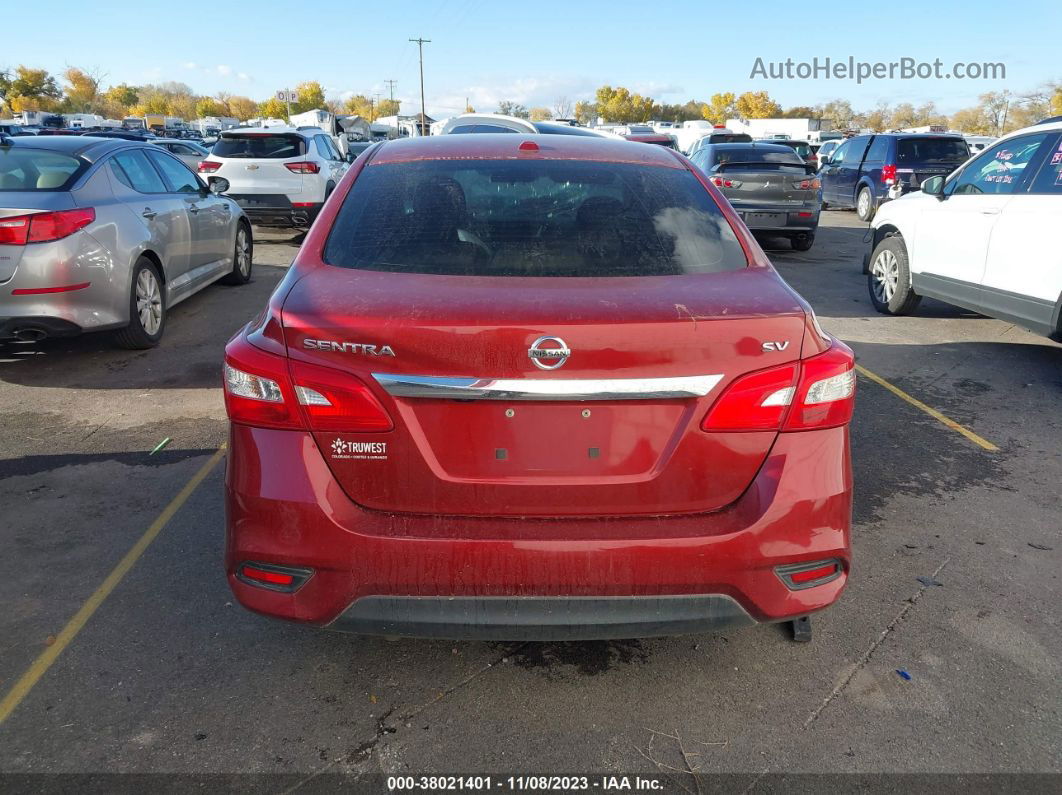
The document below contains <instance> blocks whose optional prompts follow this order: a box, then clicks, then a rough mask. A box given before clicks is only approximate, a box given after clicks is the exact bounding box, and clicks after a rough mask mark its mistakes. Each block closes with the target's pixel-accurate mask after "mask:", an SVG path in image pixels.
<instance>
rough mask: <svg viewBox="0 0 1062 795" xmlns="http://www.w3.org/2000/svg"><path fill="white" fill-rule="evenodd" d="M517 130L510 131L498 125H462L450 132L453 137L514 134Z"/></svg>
mask: <svg viewBox="0 0 1062 795" xmlns="http://www.w3.org/2000/svg"><path fill="white" fill-rule="evenodd" d="M514 132H516V130H510V129H509V128H508V127H499V126H498V125H496V124H462V125H461V126H460V127H454V128H453V129H452V130H450V134H451V135H462V134H464V133H514Z"/></svg>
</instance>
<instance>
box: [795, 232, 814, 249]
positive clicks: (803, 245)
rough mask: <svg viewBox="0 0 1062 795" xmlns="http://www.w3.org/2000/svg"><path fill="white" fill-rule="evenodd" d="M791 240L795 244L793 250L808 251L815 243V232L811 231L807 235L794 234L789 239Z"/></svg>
mask: <svg viewBox="0 0 1062 795" xmlns="http://www.w3.org/2000/svg"><path fill="white" fill-rule="evenodd" d="M789 242H790V243H791V244H792V246H793V251H808V250H810V249H811V247H812V246H813V245H815V233H814V232H810V233H809V234H806V235H794V236H793V237H791V238H790V239H789Z"/></svg>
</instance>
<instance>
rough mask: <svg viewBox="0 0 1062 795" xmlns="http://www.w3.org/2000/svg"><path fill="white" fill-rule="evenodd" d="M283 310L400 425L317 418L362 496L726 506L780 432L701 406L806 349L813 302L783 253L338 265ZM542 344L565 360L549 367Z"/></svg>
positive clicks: (423, 509) (461, 509) (458, 506)
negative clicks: (717, 263) (512, 269)
mask: <svg viewBox="0 0 1062 795" xmlns="http://www.w3.org/2000/svg"><path fill="white" fill-rule="evenodd" d="M633 296H637V300H632V297H633ZM282 323H283V326H284V334H285V341H286V344H287V348H288V353H289V356H290V357H291V358H292V359H293V360H297V361H305V362H312V363H315V364H318V365H324V366H327V367H330V368H335V369H339V370H343V371H345V372H347V373H350V374H353V375H355V376H356V377H357V378H358V379H359V380H360V381H362V382H363V383H364V384H366V385H368V387H369V388H370V390H371V391H372V392H373V393H374V394H375V396H376V397H377V398H378V399H379V401H380V403H381V404H383V405H384V406H385V408H386V409H387V411H388V412H389V413H390V415H391V417H392V419H393V421H394V425H395V427H394V429H393V430H391V431H388V432H384V433H335V432H327V433H325V432H318V433H315V437H316V440H317V443H318V446H319V448H320V450H321V453H322V455H323V456H324V458H325V460H326V461H327V462H328V466H329V467H330V468H331V470H332V472H333V473H334V475H335V477H336V478H337V480H338V482H339V483H340V485H341V486H342V487H343V488H344V489H345V490H346V492H347V494H348V496H349V497H350V498H351V499H352V500H354V501H355V502H357V503H359V504H361V505H363V506H365V507H367V508H372V509H377V510H383V511H392V512H414V513H432V514H456V515H495V516H513V515H518V516H558V515H573V516H578V515H595V516H601V515H637V514H668V513H684V512H703V511H712V510H716V509H719V508H722V507H724V506H725V505H727V504H729V503H730V502H732V501H733V500H735V499H736V498H737V497H738V496H740V494H741V493H742V492H743V491H744V490H745V489H746V488H747V487H748V485H749V483H750V482H751V481H752V479H753V477H754V476H755V474H756V472H757V470H758V469H759V467H760V465H761V464H762V462H763V460H764V458H765V457H766V455H767V453H768V451H769V450H770V447H771V445H772V443H773V441H774V439H775V436H776V432H774V431H757V432H745V433H706V432H704V431H702V430H701V429H700V423H701V420H702V418H703V417H704V415H705V413H706V412H707V410H708V408H709V407H710V405H711V404H712V402H713V401H714V400H715V399H716V398H717V397H718V396H719V395H720V394H721V393H722V391H723V390H724V389H725V388H726V386H727V385H728V384H729V383H730V382H731V381H733V380H734V379H735V378H736V377H738V376H740V375H742V374H744V373H748V372H750V371H754V370H759V369H763V368H766V367H771V366H774V365H778V364H782V363H784V362H787V361H792V360H795V359H796V358H798V357H799V355H800V348H801V340H802V335H803V330H804V325H805V317H804V312H803V309H802V306H801V304H800V302H799V301H798V299H796V297H795V296H794V295H793V294H792V292H791V291H789V289H788V288H787V287H786V286H785V285H784V283H782V282H781V280H779V279H778V278H777V276H776V275H775V274H774V273H773V272H771V271H769V270H765V269H742V270H736V271H730V272H724V273H714V274H696V275H693V274H691V275H683V276H650V277H638V278H577V277H575V278H573V277H562V278H545V277H517V278H496V277H495V278H491V277H470V276H446V275H419V274H418V275H411V274H395V273H386V272H369V271H358V270H351V269H345V268H336V267H328V266H326V267H322V268H319V269H315V270H314V271H313V272H312V273H310V274H309V275H307V276H306V277H304V278H303V279H302V280H300V281H299V282H298V283H297V284H296V285H295V287H294V288H293V289H292V291H291V292H290V294H289V295H288V297H287V298H286V300H285V303H284V307H283V314H282ZM543 338H544V339H543ZM765 341H771V342H775V343H779V344H780V346H781V348H780V350H773V351H768V350H765V346H764V344H763V343H764V342H765ZM536 342H538V346H537V347H538V348H539V349H542V350H543V351H544V353H542V354H538V356H539V357H541V358H538V362H539V364H540V365H542V366H543V367H545V368H552V369H543V367H539V366H536V364H535V359H534V358H532V357H533V354H531V353H530V350H531V349H532V348H533V347H535V343H536ZM562 346H567V347H568V348H569V349H570V354H569V355H568V356H567V358H566V359H565V360H564V361H562V362H561V359H562V357H561V356H560V355H558V354H557V353H556V351H557V350H558V349H559V348H561V347H562ZM558 362H560V364H558Z"/></svg>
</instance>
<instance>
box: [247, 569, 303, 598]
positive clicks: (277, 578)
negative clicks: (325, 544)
mask: <svg viewBox="0 0 1062 795" xmlns="http://www.w3.org/2000/svg"><path fill="white" fill-rule="evenodd" d="M311 576H313V569H300V568H295V567H293V566H277V565H275V564H273V563H252V562H248V563H241V564H240V565H239V566H238V567H237V568H236V579H238V580H239V581H240V582H244V583H247V584H248V585H254V586H256V587H258V588H266V589H268V590H271V591H282V592H284V593H293V592H294V591H297V590H298V589H299V588H301V587H302V586H303V584H304V583H305V582H306V581H307V580H308V579H310V577H311Z"/></svg>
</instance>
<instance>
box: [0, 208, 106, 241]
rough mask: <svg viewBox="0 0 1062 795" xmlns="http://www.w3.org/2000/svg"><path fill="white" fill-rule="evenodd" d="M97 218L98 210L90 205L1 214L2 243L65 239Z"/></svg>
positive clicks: (0, 237)
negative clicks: (6, 215)
mask: <svg viewBox="0 0 1062 795" xmlns="http://www.w3.org/2000/svg"><path fill="white" fill-rule="evenodd" d="M95 220H96V211H95V210H94V209H92V208H91V207H79V208H78V209H76V210H59V211H58V212H54V213H33V214H31V215H16V216H9V217H7V218H0V245H3V246H24V245H26V244H27V243H48V242H50V241H52V240H62V239H63V238H64V237H70V235H72V234H74V232H76V231H77V230H79V229H83V228H84V227H86V226H88V225H89V224H91V223H92V222H93V221H95Z"/></svg>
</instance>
